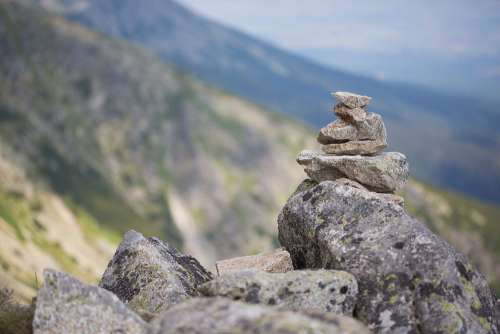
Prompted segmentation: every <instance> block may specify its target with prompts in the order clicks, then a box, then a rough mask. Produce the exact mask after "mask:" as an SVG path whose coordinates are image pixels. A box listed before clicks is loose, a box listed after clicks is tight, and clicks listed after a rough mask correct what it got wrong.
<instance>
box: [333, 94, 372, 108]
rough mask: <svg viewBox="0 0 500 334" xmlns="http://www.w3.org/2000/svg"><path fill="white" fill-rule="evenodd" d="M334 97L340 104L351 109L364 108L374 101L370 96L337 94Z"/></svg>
mask: <svg viewBox="0 0 500 334" xmlns="http://www.w3.org/2000/svg"><path fill="white" fill-rule="evenodd" d="M332 95H333V96H334V97H335V99H337V103H338V104H344V105H346V106H347V107H349V108H352V109H354V108H364V107H366V106H367V105H368V104H370V101H371V100H372V98H371V97H369V96H363V95H358V94H354V93H349V92H336V93H332Z"/></svg>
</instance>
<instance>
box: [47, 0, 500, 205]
mask: <svg viewBox="0 0 500 334" xmlns="http://www.w3.org/2000/svg"><path fill="white" fill-rule="evenodd" d="M64 2H65V3H66V5H68V3H70V4H73V6H70V7H71V10H68V11H67V12H66V16H67V17H68V18H70V19H72V20H75V21H78V22H80V23H82V24H84V25H86V26H88V27H92V28H93V29H97V30H99V31H102V32H104V33H106V34H108V35H111V36H115V37H120V38H123V39H126V40H129V41H132V42H134V43H136V44H138V45H141V46H144V47H146V48H148V49H149V50H151V51H153V52H154V53H156V54H158V55H160V56H161V57H162V58H163V59H165V60H167V61H169V62H172V63H174V64H176V65H177V66H179V67H180V68H183V69H185V70H188V71H189V72H192V73H194V74H196V75H198V76H199V77H201V78H203V79H204V80H205V81H207V82H211V83H213V84H215V85H217V86H219V87H222V88H224V89H225V90H227V91H229V92H232V93H234V94H237V95H240V96H243V97H246V98H248V99H250V100H252V101H255V102H258V103H260V104H262V105H264V106H266V107H267V108H269V109H270V110H279V111H282V112H284V113H286V114H288V115H291V116H293V117H296V118H298V119H301V120H305V121H306V122H308V123H309V124H311V125H312V126H314V127H319V126H322V125H323V124H325V123H326V122H328V121H329V120H330V119H331V116H329V115H328V113H327V112H326V111H327V110H328V109H329V108H330V107H331V100H330V98H329V93H330V91H332V90H347V91H355V92H359V93H364V94H367V95H372V96H374V97H375V99H374V102H373V105H372V106H371V109H372V110H373V111H376V112H379V113H381V114H382V115H384V117H385V119H386V122H387V124H388V128H389V133H390V134H391V138H390V141H391V143H392V146H393V148H394V149H397V150H400V151H403V152H406V153H407V155H408V156H409V160H410V162H411V163H412V166H413V171H414V175H416V176H418V177H419V178H421V179H424V180H427V181H431V182H432V183H434V184H438V185H441V186H445V187H448V188H452V189H455V190H458V191H461V192H463V193H467V194H470V195H474V196H477V197H480V198H483V199H487V200H490V201H493V202H496V203H500V135H499V132H498V130H497V127H498V125H499V124H500V111H499V110H498V107H497V106H496V105H495V104H493V103H490V102H488V101H482V100H477V99H473V98H466V97H462V96H451V95H446V94H442V93H438V92H436V91H433V90H429V89H426V88H422V87H418V86H412V85H406V84H400V83H387V82H381V81H377V80H374V79H371V78H368V77H362V76H358V75H352V74H349V73H346V72H342V71H339V70H334V69H330V68H327V67H324V66H320V65H317V64H315V63H313V62H311V61H308V60H305V59H303V58H300V57H298V56H296V55H293V54H291V53H289V52H286V51H284V50H280V49H277V48H275V47H273V46H271V45H269V44H267V43H264V42H262V41H260V40H257V39H255V38H252V37H250V36H248V35H245V34H243V33H240V32H238V31H235V30H233V29H230V28H227V27H224V26H222V25H219V24H217V23H215V22H211V21H209V20H206V19H204V18H202V17H200V16H198V15H195V14H193V13H192V12H190V11H189V10H187V9H186V8H184V7H182V6H180V5H179V4H177V3H175V2H174V1H170V0H146V1H140V2H138V1H134V0H79V1H69V0H67V1H64ZM50 3H52V4H54V3H57V1H51V2H50ZM75 4H77V5H78V6H75ZM67 8H68V7H67ZM52 9H55V10H57V9H59V10H61V9H64V7H63V6H60V7H59V8H56V7H54V6H53V7H52ZM311 38H314V36H311ZM478 171H480V172H478Z"/></svg>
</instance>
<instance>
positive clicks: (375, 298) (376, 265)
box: [278, 181, 499, 333]
mask: <svg viewBox="0 0 500 334" xmlns="http://www.w3.org/2000/svg"><path fill="white" fill-rule="evenodd" d="M299 188H300V191H298V192H296V193H294V195H292V197H290V199H289V200H288V202H287V204H286V205H285V207H284V208H283V210H282V211H281V213H280V215H279V218H278V230H279V240H280V243H281V244H282V245H283V246H285V247H286V249H287V250H288V251H289V252H290V254H291V255H292V259H293V261H294V267H296V268H297V269H312V268H326V269H329V268H332V269H333V268H335V269H336V270H345V271H348V272H350V273H352V274H353V275H354V276H355V277H356V278H357V279H358V282H359V295H358V302H357V304H356V316H357V318H358V319H360V320H361V321H363V322H364V323H365V324H367V325H368V326H369V327H370V328H372V329H373V330H374V331H375V332H378V333H417V332H418V333H460V332H464V333H465V332H466V333H498V330H499V328H498V319H499V318H498V313H497V310H496V309H495V298H494V296H493V295H492V293H491V290H490V288H489V287H488V284H487V282H486V280H485V278H484V277H483V276H482V275H481V274H480V273H479V272H477V271H476V270H475V269H474V268H473V267H472V265H471V264H470V263H469V261H468V260H467V259H466V258H465V257H464V256H463V255H462V254H460V253H458V252H457V251H456V250H454V249H453V248H452V247H451V246H450V245H449V244H447V243H446V242H445V241H443V240H442V239H440V238H439V237H437V236H436V235H434V234H433V233H432V232H431V231H430V230H429V229H428V228H427V227H426V226H425V225H424V224H422V223H420V222H419V221H417V220H415V219H413V218H411V217H410V216H409V215H408V214H407V213H406V212H405V211H404V209H403V208H402V207H401V206H399V205H396V204H395V203H393V202H392V201H388V200H386V199H385V198H383V197H381V196H379V194H377V193H373V192H370V191H367V190H363V189H358V188H355V187H351V186H349V185H346V184H340V183H338V182H334V181H325V182H321V183H319V184H316V185H314V183H311V182H310V181H308V182H307V183H306V184H304V185H302V186H300V187H299Z"/></svg>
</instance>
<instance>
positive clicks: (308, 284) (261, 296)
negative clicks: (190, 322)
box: [198, 270, 358, 316]
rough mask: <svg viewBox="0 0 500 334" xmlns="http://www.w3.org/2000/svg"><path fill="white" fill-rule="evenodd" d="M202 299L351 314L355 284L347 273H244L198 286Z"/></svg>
mask: <svg viewBox="0 0 500 334" xmlns="http://www.w3.org/2000/svg"><path fill="white" fill-rule="evenodd" d="M198 290H199V291H200V292H201V293H202V294H203V295H205V296H209V297H214V296H220V297H228V298H232V299H234V300H242V301H245V302H247V303H254V304H257V303H258V304H268V305H275V306H276V307H278V308H280V309H285V310H294V311H307V310H309V311H319V312H334V313H337V314H345V315H351V316H352V312H353V309H354V304H355V302H356V297H357V294H358V284H357V282H356V279H355V278H354V276H352V275H351V274H349V273H347V272H345V271H336V270H297V271H289V272H287V273H284V274H271V273H266V272H263V271H255V270H244V271H240V272H233V273H230V274H226V275H222V276H220V277H218V278H216V279H214V280H212V281H210V282H208V283H205V284H203V285H201V286H200V287H199V288H198Z"/></svg>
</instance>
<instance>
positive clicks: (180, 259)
mask: <svg viewBox="0 0 500 334" xmlns="http://www.w3.org/2000/svg"><path fill="white" fill-rule="evenodd" d="M211 278H212V275H211V273H210V272H208V271H207V270H205V268H203V267H202V266H201V265H200V263H199V262H198V261H197V260H196V259H194V258H193V257H191V256H188V255H184V254H182V253H180V252H179V251H178V250H177V249H175V248H174V247H172V246H170V245H169V244H167V243H166V242H163V241H161V240H159V239H157V238H145V237H144V236H142V234H140V233H137V232H135V231H129V232H127V233H126V234H125V237H124V239H123V241H122V242H121V244H120V246H119V247H118V249H117V250H116V253H115V255H114V256H113V258H112V259H111V261H110V262H109V264H108V267H107V268H106V271H105V272H104V275H103V277H102V280H101V282H100V284H99V286H100V287H102V288H104V289H106V290H109V291H111V292H113V293H115V294H116V295H117V296H118V297H119V298H120V299H121V300H122V301H123V302H125V303H126V304H127V305H128V306H129V307H130V308H132V309H133V310H135V311H136V312H138V313H139V314H141V315H142V316H143V317H145V318H149V317H152V316H154V315H155V314H158V313H160V312H162V311H164V310H165V309H167V308H168V307H169V306H171V305H174V304H176V303H179V302H181V301H183V300H185V299H187V298H189V297H193V296H197V295H198V292H197V290H196V288H197V286H198V285H200V284H202V283H205V282H206V281H208V280H210V279H211Z"/></svg>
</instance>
